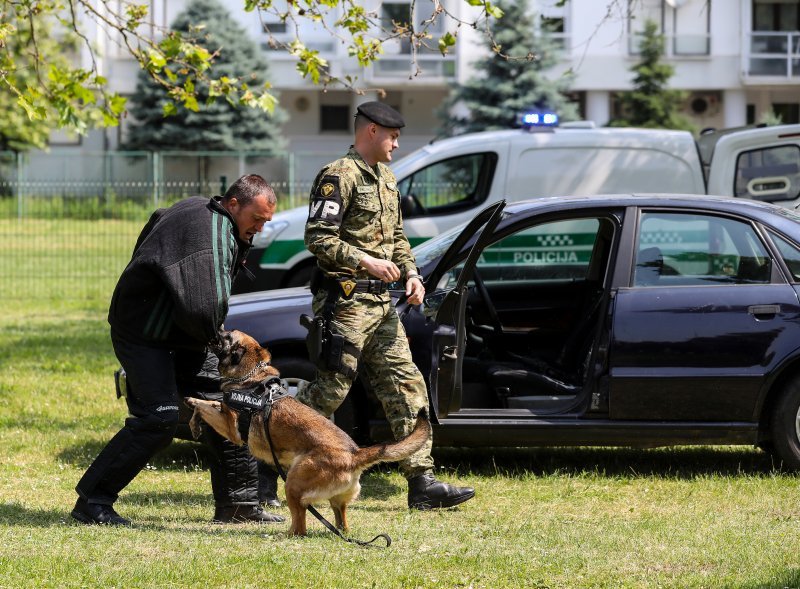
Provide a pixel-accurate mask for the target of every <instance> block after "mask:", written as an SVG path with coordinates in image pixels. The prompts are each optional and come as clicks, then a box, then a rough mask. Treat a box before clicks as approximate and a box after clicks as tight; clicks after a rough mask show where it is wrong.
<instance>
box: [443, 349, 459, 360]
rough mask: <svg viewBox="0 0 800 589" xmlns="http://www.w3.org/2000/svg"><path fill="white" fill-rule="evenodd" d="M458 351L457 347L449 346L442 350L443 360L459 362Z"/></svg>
mask: <svg viewBox="0 0 800 589" xmlns="http://www.w3.org/2000/svg"><path fill="white" fill-rule="evenodd" d="M457 359H458V349H457V348H456V347H455V346H447V347H446V348H445V349H444V350H442V360H457Z"/></svg>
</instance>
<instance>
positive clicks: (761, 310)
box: [747, 305, 781, 319]
mask: <svg viewBox="0 0 800 589" xmlns="http://www.w3.org/2000/svg"><path fill="white" fill-rule="evenodd" d="M747 312H748V313H750V314H751V315H753V316H754V317H755V318H756V319H769V318H772V317H774V316H775V315H777V314H778V313H780V312H781V306H780V305H750V306H749V307H747Z"/></svg>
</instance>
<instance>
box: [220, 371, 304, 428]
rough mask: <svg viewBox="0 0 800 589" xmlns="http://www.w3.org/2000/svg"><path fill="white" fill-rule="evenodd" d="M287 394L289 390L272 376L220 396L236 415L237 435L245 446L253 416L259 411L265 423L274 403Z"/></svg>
mask: <svg viewBox="0 0 800 589" xmlns="http://www.w3.org/2000/svg"><path fill="white" fill-rule="evenodd" d="M288 394H289V390H288V389H287V388H286V387H285V386H284V384H283V382H281V379H280V378H278V377H277V376H273V377H270V378H268V379H267V380H265V381H263V382H260V383H258V384H257V385H256V386H254V387H251V388H248V389H235V390H232V391H225V392H224V393H223V395H222V400H223V402H224V403H225V404H226V405H227V406H228V407H230V408H231V409H233V410H234V411H236V412H237V413H238V415H239V418H238V420H237V424H238V427H239V435H240V436H241V437H242V439H243V440H244V442H245V444H246V443H247V438H248V435H249V433H250V422H251V420H252V419H253V414H254V413H257V412H259V411H261V412H263V413H264V422H265V423H266V421H267V420H268V419H269V415H270V413H271V412H272V405H273V404H274V403H275V401H277V400H279V399H282V398H283V397H285V396H287V395H288Z"/></svg>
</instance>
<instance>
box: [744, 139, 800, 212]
mask: <svg viewBox="0 0 800 589" xmlns="http://www.w3.org/2000/svg"><path fill="white" fill-rule="evenodd" d="M734 193H735V195H736V196H743V197H746V198H752V199H755V200H763V201H766V202H774V201H778V200H794V199H796V198H797V197H798V196H800V148H798V147H797V146H796V145H781V146H778V147H766V148H763V149H753V150H751V151H746V152H744V153H742V154H740V155H739V157H738V158H736V185H735V187H734Z"/></svg>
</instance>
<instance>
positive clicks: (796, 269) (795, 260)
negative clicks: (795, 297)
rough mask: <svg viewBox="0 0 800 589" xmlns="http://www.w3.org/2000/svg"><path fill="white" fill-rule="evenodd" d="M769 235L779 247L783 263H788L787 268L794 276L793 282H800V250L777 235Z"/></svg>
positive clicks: (771, 233)
mask: <svg viewBox="0 0 800 589" xmlns="http://www.w3.org/2000/svg"><path fill="white" fill-rule="evenodd" d="M769 235H770V237H771V238H772V241H774V242H775V245H776V246H777V247H778V251H780V253H781V257H782V258H783V261H784V262H786V266H787V267H788V268H789V272H791V274H792V282H800V248H798V247H797V246H796V245H795V244H793V243H791V242H790V241H787V240H786V239H784V238H783V237H781V236H780V235H778V234H777V233H773V232H770V234H769Z"/></svg>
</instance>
